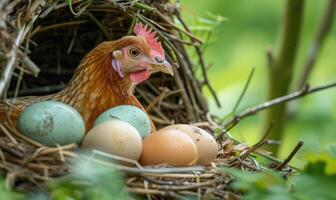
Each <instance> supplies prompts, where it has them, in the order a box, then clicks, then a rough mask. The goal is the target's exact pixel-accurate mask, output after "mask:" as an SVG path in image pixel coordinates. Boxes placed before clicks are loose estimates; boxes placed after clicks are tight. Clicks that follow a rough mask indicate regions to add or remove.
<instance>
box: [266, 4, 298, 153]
mask: <svg viewBox="0 0 336 200" xmlns="http://www.w3.org/2000/svg"><path fill="white" fill-rule="evenodd" d="M303 8H304V0H287V2H286V8H285V10H284V18H283V21H282V23H283V24H282V26H281V30H280V35H279V37H278V45H279V46H278V47H277V49H276V50H275V52H274V55H270V58H269V62H270V63H269V68H268V69H269V83H268V85H269V87H268V97H267V98H268V99H274V98H277V97H280V96H283V95H286V94H287V93H288V91H289V86H290V84H291V81H292V74H293V65H294V61H295V57H296V51H297V48H298V44H299V36H300V29H301V24H302V19H303V10H304V9H303ZM285 114H286V104H280V105H276V106H274V107H272V108H270V109H269V110H267V112H266V118H265V120H264V129H267V128H268V126H269V124H270V123H271V122H272V121H273V122H274V126H273V129H272V130H271V133H270V138H271V139H274V140H279V139H281V137H282V134H283V131H284V127H285V124H286V118H285ZM270 148H272V149H270V150H271V151H273V152H274V153H275V154H276V153H277V151H278V146H271V147H270Z"/></svg>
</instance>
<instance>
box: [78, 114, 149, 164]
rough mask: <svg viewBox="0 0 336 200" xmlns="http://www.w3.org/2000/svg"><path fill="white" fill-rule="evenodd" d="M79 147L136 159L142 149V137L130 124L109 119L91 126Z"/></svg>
mask: <svg viewBox="0 0 336 200" xmlns="http://www.w3.org/2000/svg"><path fill="white" fill-rule="evenodd" d="M81 147H82V148H83V149H97V150H100V151H103V152H106V153H110V154H114V155H118V156H122V157H125V158H130V159H133V160H138V159H139V158H140V155H141V151H142V138H141V137H140V134H139V132H138V131H137V130H136V129H135V128H134V127H133V126H132V125H131V124H129V123H127V122H124V121H120V120H110V121H106V122H103V123H101V124H99V125H97V126H95V127H93V128H92V129H91V130H90V131H89V132H88V133H87V135H86V136H85V138H84V140H83V143H82V145H81Z"/></svg>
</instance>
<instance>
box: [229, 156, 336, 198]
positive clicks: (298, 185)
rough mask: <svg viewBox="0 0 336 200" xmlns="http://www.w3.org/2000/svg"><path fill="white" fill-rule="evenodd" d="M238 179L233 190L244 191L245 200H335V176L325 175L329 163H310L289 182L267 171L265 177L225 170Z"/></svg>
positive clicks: (263, 173) (260, 174)
mask: <svg viewBox="0 0 336 200" xmlns="http://www.w3.org/2000/svg"><path fill="white" fill-rule="evenodd" d="M224 171H225V172H227V173H229V174H231V175H232V176H234V177H235V178H236V181H235V182H233V184H232V188H233V189H234V190H238V191H241V192H242V193H243V194H244V199H247V200H259V199H271V200H329V199H336V193H334V192H333V189H334V188H335V186H336V174H327V173H326V162H324V161H318V162H310V163H308V164H307V166H306V167H305V169H304V170H303V171H302V173H301V174H298V175H294V176H292V177H290V179H289V180H288V181H285V179H284V178H283V177H282V176H281V175H280V174H279V173H278V172H276V171H273V170H270V169H267V170H265V171H264V172H262V173H252V172H242V171H240V170H237V169H228V168H225V169H224Z"/></svg>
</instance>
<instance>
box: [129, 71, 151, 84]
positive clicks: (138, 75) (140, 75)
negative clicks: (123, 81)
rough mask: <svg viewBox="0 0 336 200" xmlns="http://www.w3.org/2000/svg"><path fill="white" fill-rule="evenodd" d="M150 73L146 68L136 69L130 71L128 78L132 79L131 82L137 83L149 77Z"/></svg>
mask: <svg viewBox="0 0 336 200" xmlns="http://www.w3.org/2000/svg"><path fill="white" fill-rule="evenodd" d="M149 76H150V73H149V71H148V70H141V71H137V72H132V73H131V74H130V78H131V80H132V82H134V83H135V84H139V83H141V82H142V81H145V80H147V79H148V78H149Z"/></svg>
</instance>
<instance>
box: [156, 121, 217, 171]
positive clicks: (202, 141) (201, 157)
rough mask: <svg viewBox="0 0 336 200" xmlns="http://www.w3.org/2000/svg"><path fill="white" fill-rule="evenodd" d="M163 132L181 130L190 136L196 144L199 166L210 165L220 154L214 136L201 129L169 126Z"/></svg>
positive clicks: (178, 125) (183, 125)
mask: <svg viewBox="0 0 336 200" xmlns="http://www.w3.org/2000/svg"><path fill="white" fill-rule="evenodd" d="M161 130H162V131H164V130H179V131H182V132H184V133H186V134H188V135H189V136H190V137H191V139H192V140H193V141H194V142H195V144H196V147H197V150H198V161H197V163H198V164H201V165H209V164H210V163H211V162H212V161H213V160H214V159H215V158H216V156H217V154H218V145H217V142H216V140H215V139H214V138H213V137H212V135H210V134H209V133H208V132H207V131H205V130H203V129H201V128H198V127H196V126H192V125H187V124H176V125H171V126H167V127H165V128H163V129H161Z"/></svg>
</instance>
